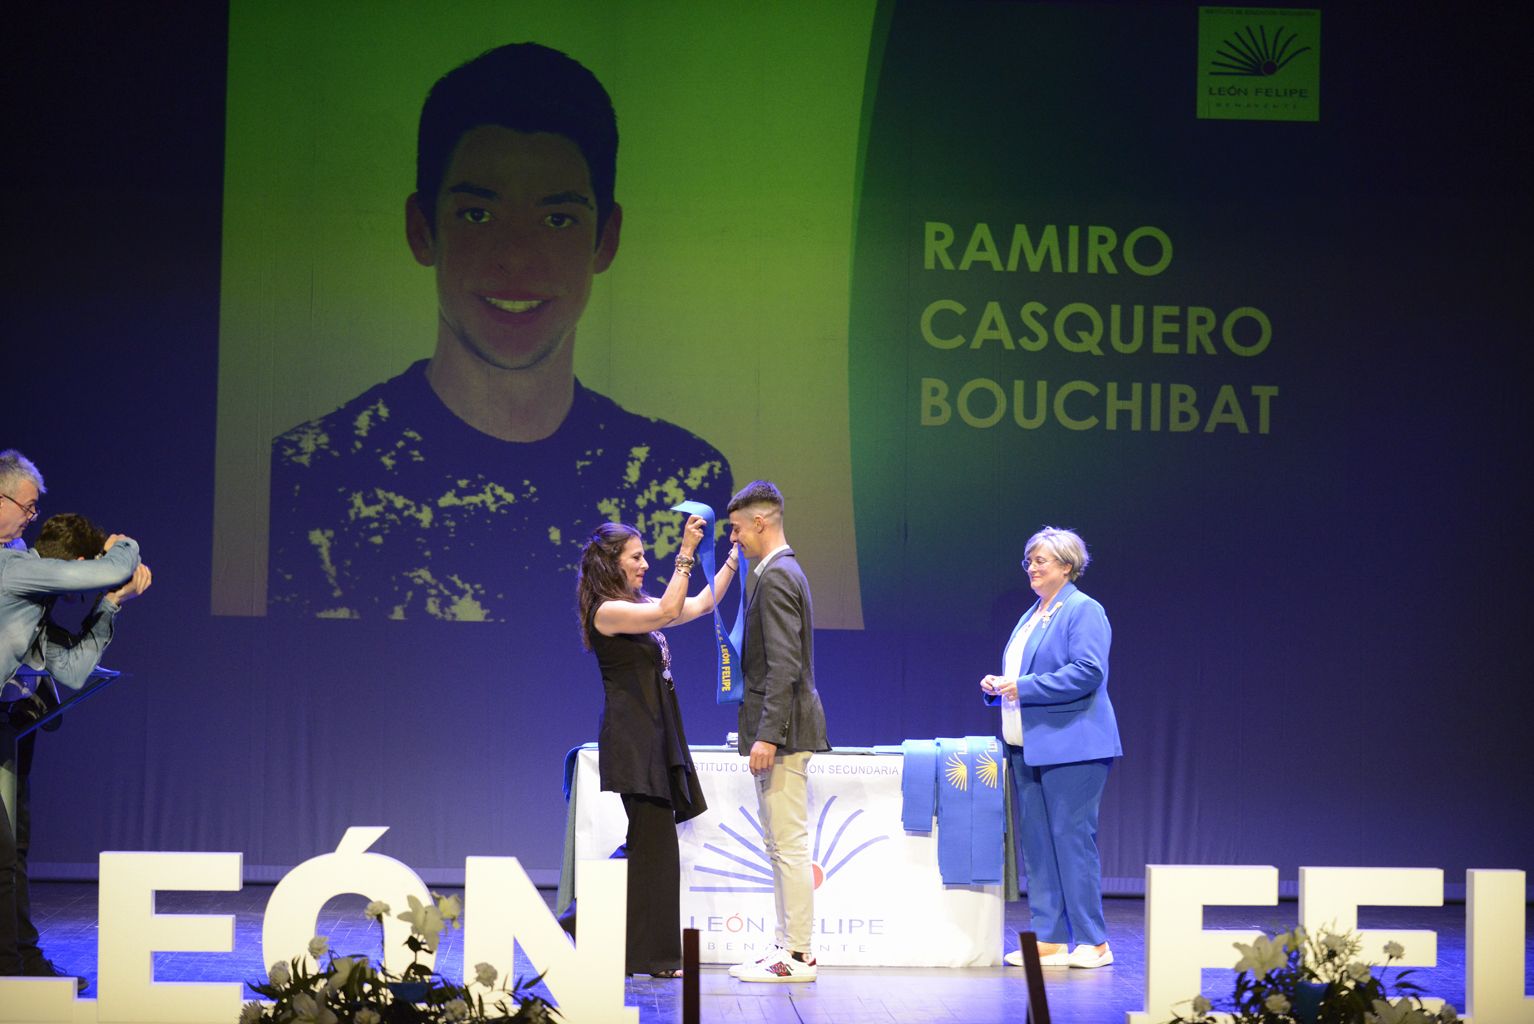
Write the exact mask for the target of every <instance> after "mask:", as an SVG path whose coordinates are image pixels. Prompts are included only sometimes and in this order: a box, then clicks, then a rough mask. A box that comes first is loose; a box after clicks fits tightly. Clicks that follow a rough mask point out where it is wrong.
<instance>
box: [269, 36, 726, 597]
mask: <svg viewBox="0 0 1534 1024" xmlns="http://www.w3.org/2000/svg"><path fill="white" fill-rule="evenodd" d="M617 155H618V127H617V120H616V117H615V115H614V113H613V108H612V103H611V101H610V99H609V97H608V95H607V92H606V90H604V89H603V88H602V85H601V83H599V82H598V81H597V79H596V77H595V76H594V75H592V74H591V72H589V71H588V70H586V68H584V67H583V66H582V65H580V64H579V63H578V62H576V61H575V60H573V59H572V58H570V57H568V56H566V55H565V54H563V53H560V52H559V51H557V50H553V49H550V48H548V47H544V46H541V45H538V44H536V43H521V44H511V45H506V46H502V47H498V48H496V49H494V50H490V51H488V52H486V53H484V54H482V55H481V56H479V57H477V58H475V59H474V60H472V61H470V62H468V63H465V64H463V65H462V66H460V67H458V68H457V69H455V70H453V71H451V72H449V73H448V74H446V75H445V76H443V78H442V79H440V80H439V81H438V82H437V83H436V85H435V86H433V88H432V91H431V94H430V96H429V98H428V99H427V101H426V104H425V107H424V109H423V110H422V113H421V123H420V132H419V145H418V152H417V157H416V191H415V192H414V193H413V194H412V195H411V196H410V197H409V199H408V200H407V201H406V234H407V236H408V242H409V246H410V251H411V254H412V255H413V256H414V258H415V260H416V262H417V263H420V264H421V265H422V266H423V267H428V268H431V270H432V271H433V273H434V275H435V280H436V289H437V323H436V325H435V328H436V332H435V333H436V337H435V348H434V350H433V354H432V356H431V358H430V359H424V360H421V361H418V362H416V363H413V364H412V365H411V366H410V367H409V368H407V369H406V370H405V371H404V372H403V373H401V374H399V375H398V376H396V377H393V378H392V379H390V380H388V381H385V382H384V383H382V384H379V385H377V386H375V387H372V388H369V389H368V390H367V391H365V392H363V393H362V394H361V395H359V396H357V397H356V398H354V399H352V400H351V401H349V402H347V403H346V404H345V405H343V406H342V407H341V408H339V409H337V410H336V411H334V412H332V413H330V414H328V415H326V416H323V417H320V418H318V419H314V420H310V421H308V422H305V423H302V424H299V425H298V426H296V427H294V428H293V429H291V430H288V431H286V432H285V433H283V434H281V435H280V436H278V437H277V439H276V440H275V441H274V442H273V444H272V489H271V495H272V505H271V548H270V553H269V559H270V561H269V566H270V569H269V581H268V586H267V601H268V607H269V609H270V610H271V611H272V612H273V613H296V614H300V615H306V616H319V617H329V618H356V617H361V616H368V617H373V616H380V617H385V618H409V617H414V616H418V615H425V616H430V617H432V618H437V619H463V620H487V621H509V620H511V619H513V618H515V617H516V615H517V613H518V610H519V609H520V608H521V607H523V606H525V604H526V603H527V601H528V596H529V595H530V594H531V595H538V596H539V599H546V598H547V597H548V596H550V595H556V594H558V595H563V593H564V592H565V591H568V590H569V588H570V585H571V584H570V582H569V579H573V570H574V568H575V563H576V561H577V560H578V553H579V550H580V547H581V545H582V544H583V543H584V540H585V538H586V536H587V535H588V534H589V533H590V532H591V530H592V529H593V528H595V527H596V526H597V525H598V524H600V523H603V522H608V521H612V520H619V521H622V522H625V523H633V524H635V525H636V526H637V528H638V529H639V530H640V531H641V533H642V534H643V535H644V538H645V542H646V544H647V545H648V546H649V547H651V548H652V549H654V550H655V551H657V552H658V553H659V554H665V553H666V552H667V551H669V550H671V549H673V548H674V547H675V544H676V541H677V537H678V528H679V525H680V523H679V517H678V516H677V514H675V513H671V512H668V511H667V510H668V509H669V508H670V507H671V506H672V505H674V504H675V503H677V502H679V501H682V500H685V499H689V498H690V499H696V500H701V501H705V502H707V503H708V504H710V505H711V506H712V507H714V508H723V507H724V504H725V502H727V501H728V499H729V495H730V493H731V492H730V486H731V478H730V467H729V463H728V462H727V461H726V460H725V457H724V456H723V455H721V454H720V453H719V451H718V449H716V448H714V447H713V446H711V445H709V444H708V443H707V442H705V441H703V440H701V439H700V438H698V437H696V436H695V435H693V434H692V433H690V432H689V431H687V430H686V429H684V428H682V427H678V426H676V425H675V424H672V423H668V422H666V421H664V420H661V419H656V418H653V417H647V416H641V415H638V414H636V413H632V412H629V411H627V410H626V409H624V408H622V407H621V406H619V405H618V404H617V403H616V402H614V401H613V400H612V399H610V398H607V397H605V396H603V395H600V394H598V393H597V392H595V391H593V390H591V389H589V388H587V387H585V386H583V385H582V384H581V383H580V381H579V380H577V379H576V378H575V361H574V347H575V345H576V332H577V327H578V324H579V321H580V318H581V315H582V314H583V313H584V312H585V309H586V303H587V301H588V299H589V298H590V295H591V284H592V279H593V277H594V276H595V275H596V274H599V273H602V272H603V271H605V270H606V269H607V268H608V267H609V266H610V265H611V264H612V262H613V259H614V258H615V257H616V255H617V253H618V249H619V237H620V229H621V225H622V218H623V211H622V208H621V207H620V206H619V205H618V204H617V203H616V202H615V201H614V183H615V178H616V170H617V168H616V164H617ZM423 329H424V326H423ZM566 577H568V578H569V579H566Z"/></svg>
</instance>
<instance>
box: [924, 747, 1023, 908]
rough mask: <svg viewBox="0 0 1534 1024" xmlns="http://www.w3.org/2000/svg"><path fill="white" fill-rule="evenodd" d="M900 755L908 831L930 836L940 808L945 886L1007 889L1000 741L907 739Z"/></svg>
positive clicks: (939, 840)
mask: <svg viewBox="0 0 1534 1024" xmlns="http://www.w3.org/2000/svg"><path fill="white" fill-rule="evenodd" d="M900 752H901V754H902V755H903V756H904V766H903V768H902V771H901V778H900V796H901V824H902V825H903V826H904V827H905V829H906V831H908V832H926V833H930V832H931V831H932V816H933V811H934V807H935V809H936V813H937V826H938V830H937V862H938V872H939V874H940V875H941V876H942V879H943V884H944V885H999V884H1001V883H1002V880H1003V877H1004V872H1005V869H1006V843H1005V840H1004V838H1003V832H1004V827H1005V824H1006V804H1005V803H1004V796H1003V793H1002V787H1001V773H1002V764H1001V743H1000V741H998V740H997V739H996V738H995V737H994V736H969V737H967V738H965V739H938V740H906V741H905V742H904V743H902V744H901V747H900ZM934 796H935V798H936V799H935V800H934Z"/></svg>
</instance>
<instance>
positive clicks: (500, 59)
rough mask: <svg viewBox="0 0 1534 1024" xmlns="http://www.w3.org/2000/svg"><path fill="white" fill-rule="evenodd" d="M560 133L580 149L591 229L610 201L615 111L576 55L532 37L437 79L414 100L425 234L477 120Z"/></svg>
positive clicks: (615, 158)
mask: <svg viewBox="0 0 1534 1024" xmlns="http://www.w3.org/2000/svg"><path fill="white" fill-rule="evenodd" d="M486 124H490V125H499V126H501V127H503V128H510V129H512V130H513V131H519V132H550V133H552V134H555V135H563V136H564V137H565V138H567V139H569V140H570V141H571V142H573V143H575V145H576V146H577V148H579V149H580V151H581V155H582V156H583V157H585V158H586V169H587V170H588V171H589V172H590V174H591V187H592V190H593V191H595V192H596V196H595V197H594V198H595V199H596V204H597V235H598V236H599V237H600V235H601V233H602V228H603V226H604V225H606V223H607V215H608V214H609V213H611V212H612V208H613V187H614V185H615V184H616V181H617V177H618V117H617V115H616V114H615V113H613V102H612V98H611V97H610V96H608V95H607V90H606V89H604V88H603V87H602V83H601V82H599V81H598V80H597V76H596V75H593V74H592V73H591V72H590V71H589V70H587V69H586V67H585V65H583V64H581V63H580V61H578V60H576V59H575V58H573V57H570V56H569V55H567V54H564V53H561V52H560V51H559V50H555V49H551V48H550V47H547V46H542V45H540V44H538V43H508V44H506V45H505V46H498V47H496V48H495V49H493V50H486V51H485V52H484V53H482V54H480V55H479V56H478V57H475V58H474V59H473V60H471V61H469V62H468V63H466V64H460V65H459V66H458V67H456V68H454V69H453V70H451V71H449V72H448V73H447V74H445V75H443V76H442V77H441V78H439V79H437V84H435V85H433V86H432V87H431V92H429V93H427V95H426V102H425V104H423V105H422V107H421V122H420V127H419V130H418V132H417V135H416V152H415V192H416V202H417V203H418V204H419V205H420V207H421V212H422V213H424V214H425V215H426V221H427V223H428V224H429V225H431V230H432V233H433V234H435V233H436V230H437V192H438V191H440V190H441V188H442V177H443V175H445V174H446V173H447V166H448V163H449V162H451V160H452V158H453V150H454V149H455V148H456V147H457V145H458V140H459V139H461V138H463V136H464V134H465V133H466V132H468V131H470V130H471V129H474V128H477V127H479V126H480V125H486Z"/></svg>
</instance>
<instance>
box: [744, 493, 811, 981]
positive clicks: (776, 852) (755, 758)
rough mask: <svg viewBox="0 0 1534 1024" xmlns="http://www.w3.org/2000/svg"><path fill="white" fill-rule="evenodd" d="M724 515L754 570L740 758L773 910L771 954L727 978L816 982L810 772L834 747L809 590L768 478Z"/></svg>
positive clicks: (780, 504)
mask: <svg viewBox="0 0 1534 1024" xmlns="http://www.w3.org/2000/svg"><path fill="white" fill-rule="evenodd" d="M729 517H730V540H731V542H733V543H736V544H739V545H740V547H741V550H742V551H744V552H745V555H746V557H747V558H749V559H750V560H751V561H752V562H753V563H755V568H754V569H753V570H752V572H751V573H750V575H749V576H748V577H747V578H746V581H745V585H746V637H745V650H744V651H743V652H742V653H741V664H742V668H743V669H744V671H745V675H746V696H745V699H744V700H743V701H742V702H741V705H740V752H741V754H743V755H745V756H747V757H749V758H750V759H751V774H752V775H753V776H754V777H755V780H756V798H757V809H758V812H759V813H760V814H761V818H762V831H763V835H764V838H765V840H766V846H767V854H768V857H769V858H770V859H771V861H772V891H773V897H774V899H775V901H776V904H777V934H776V945H775V946H774V948H772V949H771V950H769V951H768V952H767V954H766V955H765V956H763V957H762V958H761V959H759V960H756V961H753V962H750V963H744V964H740V965H738V966H735V967H732V968H730V973H731V974H732V975H734V976H735V977H737V978H739V979H740V980H741V981H762V982H794V981H814V980H815V973H816V967H815V955H814V953H813V951H812V950H811V946H810V926H811V923H812V922H813V920H814V916H815V906H814V893H815V883H814V876H813V874H812V868H811V865H810V830H809V811H810V808H809V788H808V785H807V782H808V775H807V772H808V770H809V764H810V756H811V754H813V753H814V752H815V751H818V750H830V749H831V745H830V744H829V743H828V742H827V741H826V715H825V711H824V710H823V709H822V708H821V706H820V695H819V694H818V693H816V692H815V641H814V635H813V634H814V628H815V614H814V610H813V608H812V607H811V605H810V584H809V581H808V580H807V579H805V578H804V570H802V569H801V568H799V560H798V559H797V558H795V557H794V551H793V549H792V548H790V547H789V546H788V540H787V538H786V537H785V536H784V534H783V494H782V492H780V491H779V490H778V489H777V487H775V486H773V485H772V484H771V483H769V482H768V481H766V480H757V481H755V482H753V483H751V484H748V485H746V487H745V488H744V489H743V490H742V491H741V492H740V493H739V494H737V495H735V497H734V498H732V499H731V500H730V505H729Z"/></svg>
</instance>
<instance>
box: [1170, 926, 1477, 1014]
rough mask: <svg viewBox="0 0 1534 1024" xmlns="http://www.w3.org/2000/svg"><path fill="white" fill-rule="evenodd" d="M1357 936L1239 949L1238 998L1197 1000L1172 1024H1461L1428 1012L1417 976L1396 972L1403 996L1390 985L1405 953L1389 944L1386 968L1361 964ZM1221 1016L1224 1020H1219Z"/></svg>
mask: <svg viewBox="0 0 1534 1024" xmlns="http://www.w3.org/2000/svg"><path fill="white" fill-rule="evenodd" d="M1362 945H1363V943H1362V941H1361V940H1360V938H1359V937H1358V935H1357V933H1347V934H1343V933H1339V932H1330V931H1323V932H1321V933H1320V934H1319V935H1311V934H1309V933H1308V932H1306V931H1305V929H1304V928H1301V927H1296V928H1295V929H1294V930H1293V931H1289V932H1279V933H1276V934H1274V935H1271V936H1269V935H1262V936H1259V937H1258V938H1257V941H1255V942H1252V943H1245V942H1237V943H1235V948H1236V949H1237V950H1238V951H1239V952H1240V953H1241V959H1240V960H1238V961H1237V962H1236V964H1235V969H1236V984H1235V987H1234V989H1233V991H1232V992H1231V995H1230V998H1229V999H1228V1000H1224V1001H1221V1002H1217V1003H1212V1002H1210V1000H1208V999H1205V998H1204V997H1203V996H1201V995H1200V996H1196V997H1194V998H1193V999H1191V1000H1189V1010H1188V1015H1187V1016H1184V1015H1183V1013H1182V1012H1178V1013H1177V1014H1176V1015H1175V1016H1174V1017H1173V1018H1172V1020H1171V1021H1170V1022H1168V1024H1203V1022H1209V1021H1214V1020H1217V1019H1228V1020H1230V1021H1232V1022H1233V1024H1451V1022H1454V1021H1457V1020H1458V1019H1459V1017H1458V1015H1456V1014H1455V1012H1454V1008H1453V1007H1452V1006H1449V1005H1447V1004H1445V1005H1444V1007H1443V1008H1442V1009H1440V1010H1439V1011H1437V1012H1436V1013H1431V1012H1429V1011H1428V1010H1426V1009H1424V1008H1423V1005H1422V1000H1421V997H1420V993H1421V991H1422V990H1421V987H1420V986H1419V985H1417V984H1416V982H1414V981H1412V980H1411V979H1410V977H1409V975H1410V974H1411V973H1412V972H1411V970H1410V969H1407V970H1400V969H1396V971H1395V980H1394V982H1393V983H1391V984H1393V986H1394V988H1395V996H1394V998H1392V996H1391V994H1390V991H1389V987H1388V986H1387V982H1388V981H1389V978H1388V977H1387V976H1388V975H1389V973H1390V971H1391V968H1390V966H1389V965H1390V964H1392V963H1394V962H1395V961H1396V960H1397V959H1399V958H1400V957H1401V954H1402V952H1403V950H1402V949H1401V947H1400V946H1398V945H1396V944H1395V943H1393V942H1392V943H1387V944H1386V945H1385V948H1384V950H1383V952H1384V953H1385V957H1386V960H1385V968H1384V969H1383V970H1381V971H1380V972H1379V974H1378V975H1376V974H1375V972H1374V966H1375V965H1374V964H1373V963H1366V962H1364V961H1362V960H1360V959H1359V952H1360V950H1361V948H1362ZM1215 1014H1220V1015H1223V1016H1221V1017H1216V1016H1215Z"/></svg>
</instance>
